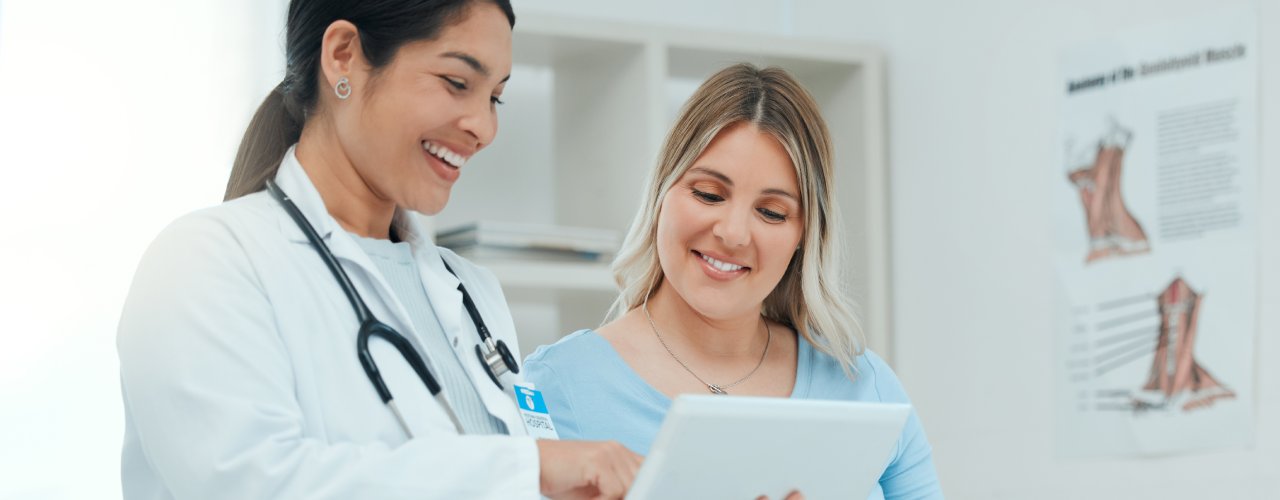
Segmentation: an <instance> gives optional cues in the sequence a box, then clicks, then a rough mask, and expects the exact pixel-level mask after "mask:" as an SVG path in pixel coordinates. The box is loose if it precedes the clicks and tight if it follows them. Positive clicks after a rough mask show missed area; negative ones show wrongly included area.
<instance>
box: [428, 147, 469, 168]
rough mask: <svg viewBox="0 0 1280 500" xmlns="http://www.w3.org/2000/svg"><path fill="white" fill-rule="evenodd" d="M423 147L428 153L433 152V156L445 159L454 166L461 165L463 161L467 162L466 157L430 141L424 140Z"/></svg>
mask: <svg viewBox="0 0 1280 500" xmlns="http://www.w3.org/2000/svg"><path fill="white" fill-rule="evenodd" d="M422 149H425V150H426V151H427V152H428V153H431V155H432V156H435V157H436V158H439V159H441V160H444V161H445V163H448V164H450V165H453V166H454V167H461V166H462V164H463V163H466V162H467V158H466V157H464V156H462V155H460V154H458V153H454V152H453V151H450V150H449V148H446V147H444V146H441V145H439V144H435V143H433V142H430V141H422Z"/></svg>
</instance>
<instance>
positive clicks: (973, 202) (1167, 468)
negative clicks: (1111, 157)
mask: <svg viewBox="0 0 1280 500" xmlns="http://www.w3.org/2000/svg"><path fill="white" fill-rule="evenodd" d="M687 3H689V2H680V1H675V0H669V1H655V2H647V3H645V7H644V8H643V9H641V8H639V7H634V6H630V7H619V6H617V5H614V4H612V3H604V2H599V3H597V2H582V1H571V0H541V1H534V0H530V1H527V2H521V3H520V4H519V6H520V8H521V9H522V10H524V11H533V10H538V11H545V12H556V13H562V14H574V15H580V16H583V17H586V18H592V17H595V18H604V19H622V20H633V21H638V22H673V23H679V24H681V25H685V26H690V27H703V28H714V29H732V30H738V31H750V32H762V33H773V34H783V35H796V36H807V37H808V36H811V37H822V38H832V39H840V40H850V41H865V42H871V43H874V44H876V45H878V46H880V47H882V48H883V49H884V50H885V51H886V55H887V61H888V66H889V71H888V73H889V81H888V91H889V94H890V102H889V117H888V120H889V127H890V128H889V130H890V145H889V151H890V165H891V183H892V188H891V191H892V193H891V194H892V197H891V199H892V213H893V224H892V230H893V235H894V236H893V237H894V241H893V259H894V266H893V269H894V274H893V279H894V282H893V286H894V293H895V297H894V304H895V305H896V308H897V309H896V311H895V313H894V324H895V334H896V338H895V340H894V345H895V349H896V352H895V356H896V358H895V360H894V364H895V367H896V368H897V369H898V371H899V373H900V375H901V377H902V379H903V380H904V383H905V384H906V386H907V389H908V391H909V392H910V393H911V394H912V397H913V399H914V401H915V403H916V405H917V407H918V408H919V410H920V413H921V416H922V418H923V419H924V422H925V425H926V429H927V431H928V433H929V435H930V438H931V440H932V443H933V446H934V450H935V457H936V460H937V465H938V469H939V473H940V475H941V479H942V481H943V486H944V488H945V489H946V492H947V493H948V496H949V497H950V498H959V499H1002V498H1008V499H1055V498H1061V499H1067V498H1115V499H1128V498H1168V499H1179V498H1187V499H1191V498H1258V499H1262V498H1268V499H1273V498H1280V398H1277V395H1280V371H1278V370H1277V369H1276V368H1274V366H1273V365H1268V364H1267V363H1266V360H1269V359H1272V358H1274V357H1276V356H1280V342H1278V341H1276V340H1275V337H1274V333H1275V332H1276V331H1277V330H1278V329H1280V259H1276V258H1275V257H1274V256H1275V255H1280V253H1278V252H1280V223H1278V222H1280V174H1277V173H1276V172H1277V170H1276V166H1277V165H1276V163H1277V160H1280V127H1277V126H1276V125H1275V124H1277V123H1280V94H1276V93H1275V91H1273V90H1271V89H1274V88H1276V84H1275V82H1277V81H1280V58H1278V57H1276V56H1275V54H1277V53H1280V35H1277V34H1276V33H1277V29H1278V28H1280V5H1277V2H1275V1H1274V0H1266V1H1263V2H1254V1H1247V0H1232V1H1222V0H1217V1H1214V0H1140V1H1129V2H1114V1H1106V0H1075V1H1071V2H1066V1H1056V2H1050V1H1045V0H1035V1H1029V0H974V1H968V2H948V1H936V0H935V1H921V0H905V1H893V2H886V1H876V0H853V1H850V0H792V1H785V0H776V1H752V2H748V5H741V6H740V4H738V3H737V2H730V1H702V2H696V3H692V5H691V6H687V5H686V4H687ZM1239 6H1255V7H1256V8H1257V9H1258V12H1259V16H1258V18H1259V29H1258V32H1259V33H1260V36H1261V45H1260V47H1259V50H1258V53H1259V54H1261V56H1260V58H1259V60H1260V61H1261V68H1260V72H1261V79H1262V81H1261V84H1260V85H1259V88H1260V89H1262V95H1261V96H1260V97H1261V103H1262V110H1261V113H1260V116H1261V122H1262V131H1261V136H1260V143H1261V144H1262V151H1261V156H1260V160H1261V165H1262V168H1261V170H1262V171H1263V178H1262V186H1261V190H1262V193H1263V196H1262V198H1261V200H1262V201H1261V207H1260V208H1261V209H1262V211H1263V214H1262V216H1261V217H1259V219H1260V225H1261V226H1262V227H1263V229H1262V236H1261V238H1262V240H1261V245H1260V247H1259V254H1260V256H1268V255H1270V256H1272V257H1271V258H1270V259H1267V258H1265V257H1262V258H1261V267H1260V270H1261V280H1260V281H1261V284H1262V285H1261V294H1262V295H1261V300H1260V303H1259V309H1260V311H1261V313H1260V318H1259V321H1260V330H1261V332H1267V333H1269V334H1271V335H1268V334H1267V333H1264V334H1261V335H1259V336H1258V340H1257V357H1256V360H1255V362H1256V363H1258V380H1257V385H1256V394H1255V397H1256V401H1257V404H1258V409H1257V413H1256V415H1257V424H1256V440H1255V444H1254V446H1253V447H1252V448H1251V449H1248V450H1228V451H1217V452H1209V453H1200V454H1191V455H1185V456H1174V457H1168V458H1159V459H1094V460H1063V459H1058V458H1056V453H1055V446H1054V443H1053V431H1054V427H1053V425H1054V423H1053V419H1054V415H1053V413H1052V407H1053V405H1052V403H1053V401H1054V399H1053V398H1054V394H1053V393H1052V387H1053V379H1052V378H1051V377H1052V374H1053V370H1052V362H1053V358H1052V356H1053V352H1052V345H1053V344H1052V338H1051V336H1050V328H1051V323H1050V322H1051V321H1052V316H1051V314H1052V308H1051V306H1052V304H1051V302H1050V297H1051V295H1052V286H1053V277H1052V274H1051V268H1050V259H1051V257H1052V253H1051V248H1050V232H1049V231H1050V227H1049V221H1050V207H1049V206H1048V204H1047V202H1046V201H1045V200H1047V199H1048V198H1049V196H1048V194H1049V191H1048V190H1049V189H1052V188H1053V187H1054V186H1057V184H1056V183H1052V182H1050V181H1051V180H1050V179H1048V178H1047V176H1046V172H1048V170H1046V168H1045V167H1044V166H1043V165H1045V164H1046V163H1047V162H1048V161H1051V160H1052V159H1054V158H1057V157H1058V153H1059V149H1058V148H1059V146H1060V145H1059V144H1058V142H1057V141H1058V139H1057V130H1058V119H1059V117H1058V115H1057V113H1056V109H1057V108H1056V107H1057V105H1058V98H1059V97H1058V92H1057V91H1058V89H1059V88H1060V86H1061V84H1060V81H1059V77H1058V73H1057V66H1056V64H1057V61H1058V55H1059V53H1060V50H1061V49H1063V48H1065V47H1068V46H1071V45H1073V44H1075V43H1078V42H1081V41H1088V40H1090V39H1091V38H1093V37H1098V36H1106V35H1113V34H1119V33H1122V32H1123V31H1124V30H1126V29H1130V28H1136V27H1142V26H1146V25H1149V24H1151V23H1159V22H1162V21H1172V20H1185V19H1194V18H1195V17H1196V16H1199V15H1203V14H1206V13H1212V12H1215V11H1217V10H1218V9H1224V8H1231V7H1239Z"/></svg>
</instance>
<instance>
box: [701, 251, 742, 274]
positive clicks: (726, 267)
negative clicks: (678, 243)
mask: <svg viewBox="0 0 1280 500" xmlns="http://www.w3.org/2000/svg"><path fill="white" fill-rule="evenodd" d="M702 260H705V261H707V263H708V264H711V267H714V268H716V269H719V270H721V271H724V272H726V273H731V272H734V271H737V270H739V269H742V266H739V265H736V264H730V263H728V262H722V261H719V260H716V259H713V258H711V257H707V256H706V255H703V256H702Z"/></svg>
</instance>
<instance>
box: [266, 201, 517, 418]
mask: <svg viewBox="0 0 1280 500" xmlns="http://www.w3.org/2000/svg"><path fill="white" fill-rule="evenodd" d="M267 191H270V192H271V196H273V197H275V199H276V200H277V201H279V202H280V204H281V205H284V209H285V211H286V212H288V213H289V217H291V218H293V222H295V223H297V224H298V228H300V229H302V232H303V233H306V235H307V239H308V240H310V241H311V246H312V247H314V248H315V249H316V252H318V253H319V254H320V258H321V259H322V260H324V264H325V265H326V266H328V267H329V271H330V272H332V273H333V277H334V278H335V279H337V280H338V285H339V286H341V287H342V291H343V293H345V294H347V300H349V301H351V307H352V308H353V309H355V312H356V320H357V321H359V322H360V333H359V334H358V335H356V354H357V355H359V357H360V365H361V366H363V367H364V373H365V375H368V376H369V382H371V383H372V384H373V388H374V389H375V390H377V391H378V397H380V398H382V402H383V404H385V405H387V407H388V408H391V413H394V414H395V416H396V420H397V421H398V422H400V427H401V428H403V429H404V432H405V434H408V435H409V438H411V439H412V438H413V432H412V431H410V430H409V424H408V423H406V422H405V420H404V416H403V415H401V414H400V409H399V408H397V407H396V402H395V399H394V398H392V397H391V391H390V390H389V389H387V384H386V382H383V380H382V374H381V373H380V372H379V371H378V364H377V363H375V362H374V361H373V356H372V355H371V354H369V338H370V337H381V338H382V339H383V340H386V341H387V342H390V343H391V345H393V346H395V348H396V350H397V351H400V356H402V357H404V359H405V361H407V362H408V363H409V366H410V367H412V368H413V371H414V372H415V373H417V374H418V378H420V379H422V383H423V384H425V385H426V386H427V390H428V391H430V392H431V396H432V397H434V398H435V399H436V402H437V403H439V404H440V407H441V408H443V409H444V412H445V414H447V415H448V416H449V420H450V421H452V422H453V426H454V428H456V429H457V430H458V433H459V434H463V433H464V431H463V428H462V423H461V422H460V421H459V420H458V416H457V415H456V414H455V413H454V412H453V407H451V406H450V405H449V401H448V400H446V399H445V397H444V393H443V391H441V390H440V384H438V383H436V379H435V377H432V376H431V370H428V369H427V364H426V363H425V362H424V361H423V360H422V356H420V355H418V352H417V351H415V350H414V349H413V345H412V344H410V343H409V340H408V339H406V338H404V336H403V335H400V333H399V332H396V331H395V329H393V328H391V327H390V326H387V325H386V324H385V323H383V322H381V321H378V319H377V318H375V317H374V316H373V312H372V311H370V310H369V306H367V305H365V303H364V299H363V298H361V297H360V293H359V292H357V291H356V287H355V285H352V284H351V278H348V277H347V273H346V271H343V269H342V265H341V264H339V263H338V259H337V258H335V257H334V256H333V252H330V251H329V247H328V245H325V244H324V241H323V240H321V239H320V235H319V234H317V233H316V230H315V228H314V227H311V223H309V222H307V218H306V216H304V215H302V211H301V210H298V206H297V205H294V204H293V201H292V200H290V199H289V196H288V195H286V194H285V193H284V191H281V190H280V186H277V185H276V183H275V182H273V181H270V180H268V181H267ZM444 268H445V269H447V270H448V271H449V273H450V274H453V276H454V277H455V278H456V277H457V276H458V273H455V272H453V269H452V268H450V267H449V263H448V262H446V263H445V264H444ZM458 291H459V292H462V304H463V305H464V306H465V307H466V308H467V315H469V316H471V322H472V323H474V324H475V326H476V333H477V334H478V335H480V341H481V343H480V344H477V345H476V357H477V358H479V359H480V365H481V366H484V370H485V373H487V374H489V379H490V380H493V383H494V384H497V386H498V389H504V388H503V387H502V382H499V381H498V377H500V376H502V375H505V374H507V373H508V372H510V373H520V365H519V364H517V363H516V358H515V356H514V355H512V354H511V350H510V349H508V348H507V344H506V343H505V342H503V341H501V340H499V341H496V342H495V341H494V340H493V336H492V335H490V334H489V328H487V327H485V326H484V319H483V318H481V317H480V311H479V310H477V309H476V304H475V302H472V301H471V294H468V293H467V289H466V287H464V286H462V283H458Z"/></svg>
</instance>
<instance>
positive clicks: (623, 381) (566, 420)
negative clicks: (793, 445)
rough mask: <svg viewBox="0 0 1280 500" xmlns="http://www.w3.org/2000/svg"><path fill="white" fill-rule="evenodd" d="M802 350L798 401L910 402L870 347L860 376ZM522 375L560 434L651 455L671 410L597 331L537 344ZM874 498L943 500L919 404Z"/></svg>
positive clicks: (802, 345) (805, 346)
mask: <svg viewBox="0 0 1280 500" xmlns="http://www.w3.org/2000/svg"><path fill="white" fill-rule="evenodd" d="M798 351H799V353H798V355H797V362H796V383H795V388H794V389H792V393H791V397H792V398H796V399H823V400H838V401H879V402H887V403H910V401H909V400H908V399H907V393H906V391H905V390H904V389H903V388H902V384H901V383H900V382H899V381H898V377H897V376H896V375H894V374H893V370H891V369H890V368H889V365H887V364H885V362H884V360H882V359H880V357H879V356H877V355H875V353H872V352H871V351H866V352H865V354H863V355H862V356H859V357H858V362H857V376H856V377H855V380H849V378H848V377H847V376H846V375H845V372H844V370H843V369H842V368H841V367H840V364H839V362H837V361H836V360H835V358H832V357H831V356H828V355H826V354H824V353H822V352H821V351H819V350H817V349H815V348H813V346H812V345H810V344H809V342H808V341H807V340H805V339H804V338H803V337H800V338H799V342H798ZM524 372H525V377H526V379H527V380H529V381H530V382H533V383H534V384H535V385H536V387H537V388H538V390H540V391H542V394H543V397H544V398H545V400H546V403H547V410H548V411H550V412H551V419H552V421H553V422H554V423H555V426H556V430H557V431H558V432H559V434H560V438H561V439H586V440H610V439H611V440H616V441H618V442H620V443H622V444H623V445H625V446H626V447H627V448H630V449H631V450H632V451H635V452H636V453H639V454H641V455H646V454H648V453H649V446H650V445H651V444H652V443H653V439H654V437H656V436H657V433H658V427H659V426H661V424H662V419H663V416H665V415H666V413H667V410H668V409H669V408H671V399H670V398H668V397H667V396H666V395H664V394H662V393H661V392H659V391H658V390H657V389H654V388H653V386H651V385H649V383H648V382H645V381H644V379H642V378H640V376H639V375H638V374H636V372H635V371H633V370H632V369H631V367H630V366H629V365H627V363H626V362H625V361H623V360H622V357H621V356H619V355H618V352H617V351H615V350H613V346H612V345H611V344H609V341H607V340H605V339H604V337H601V336H600V334H598V333H596V332H595V331H592V330H579V331H577V332H574V333H573V334H570V335H569V336H567V337H565V338H563V339H561V340H560V341H559V342H556V343H555V344H554V345H550V346H543V347H539V348H538V350H537V351H535V352H534V353H533V354H531V355H530V356H529V358H528V359H526V360H525V362H524ZM869 498H872V499H880V498H885V499H908V498H910V499H916V498H927V499H937V498H942V489H941V487H940V486H939V484H938V475H937V472H936V471H935V470H934V467H933V452H932V448H930V446H929V442H928V440H926V439H925V435H924V428H923V427H921V425H920V419H919V417H917V416H916V412H915V410H914V409H913V410H912V411H911V415H910V416H909V417H908V418H907V423H906V425H905V426H904V427H903V429H902V435H901V436H900V437H899V438H898V444H897V446H896V448H895V449H894V451H893V456H892V458H891V459H890V460H889V461H888V463H886V464H885V469H884V471H883V472H882V473H881V474H880V481H879V485H878V487H877V488H876V489H875V490H873V491H872V492H871V496H870V497H869Z"/></svg>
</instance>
